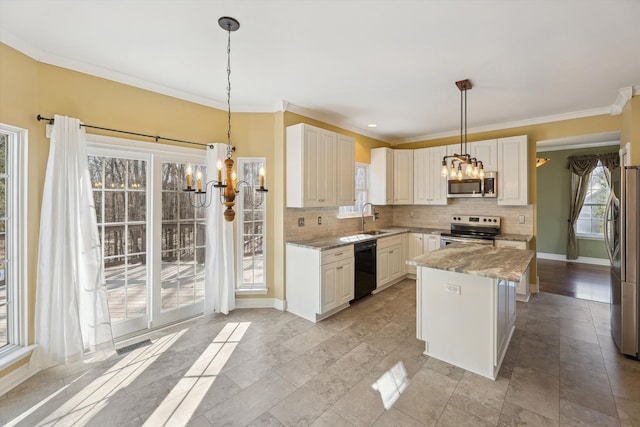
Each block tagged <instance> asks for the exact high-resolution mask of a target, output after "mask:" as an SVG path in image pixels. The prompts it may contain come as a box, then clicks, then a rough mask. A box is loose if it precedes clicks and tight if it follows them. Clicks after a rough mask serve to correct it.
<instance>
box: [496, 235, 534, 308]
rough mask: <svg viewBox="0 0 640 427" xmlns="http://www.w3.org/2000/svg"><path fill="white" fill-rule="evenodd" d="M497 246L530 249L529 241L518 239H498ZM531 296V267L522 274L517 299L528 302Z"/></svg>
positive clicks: (517, 289) (517, 288)
mask: <svg viewBox="0 0 640 427" xmlns="http://www.w3.org/2000/svg"><path fill="white" fill-rule="evenodd" d="M495 246H496V248H514V249H529V243H527V242H523V241H516V240H496V241H495ZM530 296H531V291H530V289H529V269H527V271H526V272H525V273H524V274H523V275H522V279H520V282H519V283H518V284H517V287H516V299H517V300H518V301H522V302H527V301H529V297H530Z"/></svg>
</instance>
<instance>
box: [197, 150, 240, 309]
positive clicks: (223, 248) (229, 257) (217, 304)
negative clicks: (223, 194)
mask: <svg viewBox="0 0 640 427" xmlns="http://www.w3.org/2000/svg"><path fill="white" fill-rule="evenodd" d="M211 147H213V148H211ZM226 147H227V146H226V144H223V143H217V144H210V145H209V146H207V172H208V173H209V174H210V176H216V175H214V174H216V173H217V171H218V166H217V163H218V160H219V161H221V162H224V160H225V158H226V153H227V149H226ZM223 175H224V173H223ZM207 180H209V181H210V180H211V178H208V179H207ZM211 191H213V192H214V193H213V194H212V195H211V197H212V198H213V200H212V201H211V205H210V206H209V207H208V208H207V250H206V254H207V255H206V259H205V270H204V314H211V313H224V314H229V312H230V311H232V310H233V309H235V308H236V294H235V282H234V278H235V274H234V270H233V265H234V253H235V252H234V251H233V223H232V222H227V221H225V219H224V216H223V211H224V208H223V206H222V205H221V204H220V197H219V196H220V195H219V192H218V189H217V188H213V189H212V190H211Z"/></svg>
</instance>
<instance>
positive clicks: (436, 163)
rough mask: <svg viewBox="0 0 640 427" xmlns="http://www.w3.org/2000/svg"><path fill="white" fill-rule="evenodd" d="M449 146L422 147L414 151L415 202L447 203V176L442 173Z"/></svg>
mask: <svg viewBox="0 0 640 427" xmlns="http://www.w3.org/2000/svg"><path fill="white" fill-rule="evenodd" d="M446 155H447V147H446V146H439V147H431V148H420V149H418V150H414V152H413V203H414V204H416V205H446V204H447V201H448V199H447V178H445V177H443V176H442V175H441V173H442V158H443V157H444V156H446Z"/></svg>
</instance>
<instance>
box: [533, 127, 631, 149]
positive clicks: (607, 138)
mask: <svg viewBox="0 0 640 427" xmlns="http://www.w3.org/2000/svg"><path fill="white" fill-rule="evenodd" d="M611 145H616V146H620V132H619V131H612V132H599V133H591V134H586V135H575V136H568V137H564V138H554V139H545V140H542V141H537V142H536V151H537V152H544V151H559V150H572V149H575V148H592V147H605V146H611Z"/></svg>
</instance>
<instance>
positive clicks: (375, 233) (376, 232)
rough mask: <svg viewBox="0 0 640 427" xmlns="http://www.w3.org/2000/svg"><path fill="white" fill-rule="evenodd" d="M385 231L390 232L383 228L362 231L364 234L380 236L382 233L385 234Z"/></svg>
mask: <svg viewBox="0 0 640 427" xmlns="http://www.w3.org/2000/svg"><path fill="white" fill-rule="evenodd" d="M385 233H388V231H382V230H371V231H365V232H364V233H362V234H366V235H369V236H378V235H380V234H385Z"/></svg>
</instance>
